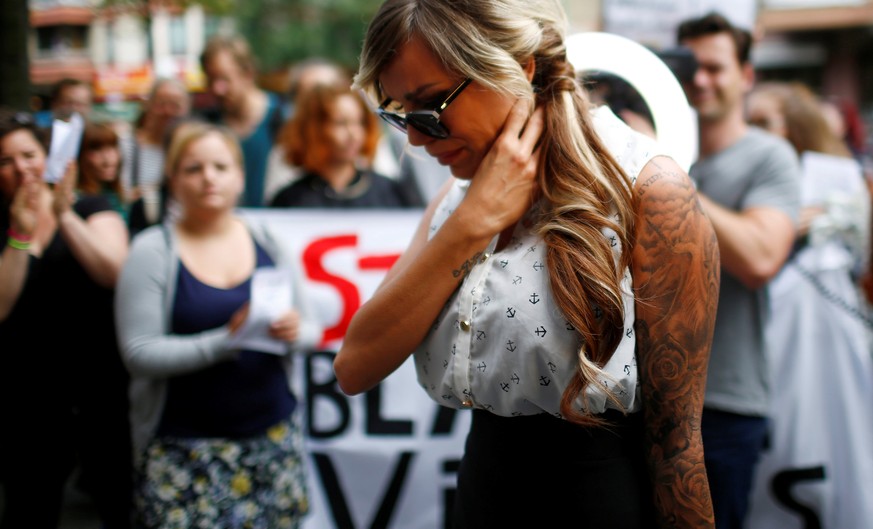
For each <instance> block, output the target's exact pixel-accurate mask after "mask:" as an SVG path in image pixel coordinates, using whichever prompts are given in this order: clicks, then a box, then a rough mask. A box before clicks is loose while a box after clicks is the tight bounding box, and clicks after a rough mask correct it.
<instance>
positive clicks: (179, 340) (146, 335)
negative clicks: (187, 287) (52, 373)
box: [115, 219, 322, 453]
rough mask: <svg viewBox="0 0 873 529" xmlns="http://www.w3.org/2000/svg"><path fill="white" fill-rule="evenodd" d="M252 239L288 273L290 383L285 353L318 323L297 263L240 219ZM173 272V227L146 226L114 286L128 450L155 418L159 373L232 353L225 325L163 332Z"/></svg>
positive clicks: (310, 337)
mask: <svg viewBox="0 0 873 529" xmlns="http://www.w3.org/2000/svg"><path fill="white" fill-rule="evenodd" d="M243 222H245V223H246V225H247V226H248V228H249V231H250V233H251V234H252V236H253V237H254V239H255V240H256V241H257V242H258V244H260V245H261V247H262V248H264V250H265V251H266V252H267V253H268V254H269V255H270V257H272V258H273V260H274V262H275V263H276V266H277V267H284V268H291V269H292V270H293V271H294V276H295V285H294V291H295V295H294V304H295V308H296V309H297V310H298V311H299V312H300V321H301V323H300V333H299V337H298V339H297V341H296V342H295V343H294V344H292V345H291V346H290V347H289V354H286V355H285V356H284V357H283V360H284V365H285V370H286V372H287V374H288V384H289V388H290V387H291V366H292V363H293V358H292V355H291V354H290V353H292V352H293V351H295V350H296V351H301V352H305V351H307V350H312V349H313V348H314V347H316V345H317V344H318V343H319V341H320V339H321V334H322V329H321V327H320V326H319V325H318V324H317V323H316V321H315V318H314V311H313V310H312V309H311V307H310V306H309V303H308V302H307V296H306V295H305V294H301V292H302V288H303V280H302V276H301V274H300V270H299V263H297V262H295V261H294V260H293V257H292V256H291V255H290V253H289V252H288V251H287V249H285V248H282V246H281V245H280V244H278V243H277V241H276V240H275V238H274V237H273V236H272V234H270V233H269V231H268V230H267V228H266V226H264V225H262V224H259V223H256V222H254V221H252V220H250V219H243ZM178 274H179V252H178V246H177V239H176V235H175V231H174V230H173V229H172V228H169V227H166V226H164V225H156V226H152V227H150V228H148V229H146V230H144V231H143V232H141V233H140V234H139V235H138V236H137V237H136V238H134V240H133V243H132V245H131V250H130V255H129V256H128V259H127V261H126V262H125V264H124V267H123V269H122V271H121V276H120V278H119V280H118V284H117V286H116V291H115V324H116V327H117V331H118V343H119V348H120V351H121V356H122V359H123V360H124V364H125V365H126V366H127V369H128V371H129V372H130V377H131V382H130V389H129V394H130V421H131V432H132V436H133V446H134V450H135V452H136V453H141V451H142V450H144V449H145V447H146V445H147V443H148V441H149V440H150V438H151V437H152V435H154V432H155V429H156V428H157V426H158V422H159V421H160V418H161V414H162V412H163V408H164V402H165V400H166V389H167V378H168V377H170V376H173V375H180V374H185V373H190V372H193V371H197V370H200V369H204V368H206V367H209V366H211V365H214V364H216V363H218V362H221V361H222V360H226V359H228V358H232V357H233V356H234V355H235V354H237V350H236V349H231V348H230V347H229V338H230V333H229V331H228V328H227V326H226V325H225V326H222V327H220V328H217V329H211V330H208V331H205V332H202V333H199V334H192V335H173V334H170V318H171V315H172V306H173V301H174V298H175V289H176V282H177V278H178Z"/></svg>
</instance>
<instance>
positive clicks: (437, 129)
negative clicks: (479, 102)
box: [376, 77, 473, 140]
mask: <svg viewBox="0 0 873 529" xmlns="http://www.w3.org/2000/svg"><path fill="white" fill-rule="evenodd" d="M471 82H473V80H472V79H470V78H469V77H468V78H467V79H464V81H463V82H462V83H461V84H460V85H458V87H457V88H455V89H454V90H452V92H451V93H450V94H449V96H448V97H447V98H446V100H445V101H443V102H442V104H441V105H439V106H438V107H436V108H435V109H433V110H413V111H412V112H404V113H398V112H391V111H390V110H385V107H386V106H387V105H388V103H390V102H391V98H390V97H389V98H387V99H385V101H382V104H381V105H379V108H378V109H377V110H376V114H378V115H379V117H381V118H382V119H384V120H385V121H387V122H388V123H390V124H391V125H393V126H394V127H396V128H397V129H398V130H400V131H401V132H407V129H408V128H409V126H410V125H411V126H412V127H413V128H415V130H417V131H418V132H421V133H422V134H426V135H428V136H430V137H431V138H436V139H438V140H442V139H445V138H448V137H449V129H448V128H446V126H445V125H443V124H442V123H440V114H442V113H443V112H444V111H445V110H446V108H447V107H448V106H449V103H451V102H452V101H453V100H454V99H455V98H456V97H458V95H460V93H461V92H463V91H464V88H467V85H469V84H470V83H471Z"/></svg>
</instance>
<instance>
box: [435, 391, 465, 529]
mask: <svg viewBox="0 0 873 529" xmlns="http://www.w3.org/2000/svg"><path fill="white" fill-rule="evenodd" d="M440 407H441V408H442V406H440ZM460 466H461V460H460V459H450V460H448V461H444V462H443V473H444V474H446V475H447V476H450V477H451V478H452V481H455V482H457V481H458V468H460ZM457 495H458V489H457V487H452V488H448V489H444V490H443V528H444V529H452V513H453V512H454V510H455V497H456V496H457Z"/></svg>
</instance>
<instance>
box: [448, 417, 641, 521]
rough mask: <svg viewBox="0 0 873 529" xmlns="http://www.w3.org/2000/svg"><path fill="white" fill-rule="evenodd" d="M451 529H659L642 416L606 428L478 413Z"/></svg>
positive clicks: (461, 472)
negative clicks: (644, 451)
mask: <svg viewBox="0 0 873 529" xmlns="http://www.w3.org/2000/svg"><path fill="white" fill-rule="evenodd" d="M472 413H473V419H472V424H471V427H470V432H469V434H468V435H467V442H466V447H465V450H464V457H463V459H462V461H461V465H460V468H459V470H458V488H457V492H456V495H455V498H454V505H453V520H452V524H451V526H450V527H452V529H488V528H492V527H493V528H499V529H511V528H538V529H539V528H547V529H560V528H585V529H599V528H604V529H606V528H608V529H624V528H627V529H639V528H648V527H654V526H655V523H654V514H653V507H652V487H651V485H650V484H649V478H648V475H647V472H646V467H645V458H644V454H643V444H642V414H641V413H637V414H633V415H630V416H624V415H623V414H621V413H618V412H612V411H610V412H607V413H606V414H605V415H604V416H603V417H604V418H606V419H607V420H608V421H609V424H610V426H609V427H608V428H590V427H588V428H586V427H581V426H579V425H576V424H573V423H570V422H568V421H565V420H561V419H558V418H556V417H553V416H551V415H548V414H541V415H533V416H525V417H501V416H498V415H494V414H492V413H489V412H486V411H482V410H474V411H473V412H472Z"/></svg>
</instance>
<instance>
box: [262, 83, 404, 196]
mask: <svg viewBox="0 0 873 529" xmlns="http://www.w3.org/2000/svg"><path fill="white" fill-rule="evenodd" d="M379 134H380V129H379V125H378V122H377V121H376V116H375V115H374V114H373V113H372V112H370V111H369V109H368V108H367V105H366V102H365V101H364V100H363V98H362V97H361V96H360V95H359V94H358V93H356V92H353V91H352V90H351V89H349V88H347V87H339V86H332V85H330V86H329V85H323V86H318V87H316V88H314V89H313V90H312V91H311V92H309V93H307V94H306V95H304V96H303V98H302V99H301V101H300V102H299V107H298V108H297V111H296V112H295V115H294V117H293V118H292V119H291V120H290V121H289V122H288V123H286V125H285V127H284V128H283V129H282V132H281V134H280V136H279V142H280V144H281V145H282V147H283V148H284V151H285V156H286V162H287V163H288V164H289V165H291V166H292V167H293V166H296V167H300V168H301V169H302V171H303V176H302V177H301V178H300V179H298V180H296V181H295V182H293V183H291V184H289V185H288V186H286V187H285V188H283V189H282V190H280V191H279V192H278V193H277V194H276V196H275V198H273V201H272V202H271V204H270V205H271V206H272V207H308V208H342V209H345V208H403V207H411V206H412V205H413V204H412V202H411V201H410V200H409V199H408V198H407V197H406V196H405V194H404V193H403V191H402V189H401V187H400V186H399V185H398V184H397V183H396V182H395V181H394V180H391V179H390V178H388V177H386V176H384V175H381V174H379V173H376V172H374V171H373V170H372V168H371V167H372V162H373V157H374V156H375V154H376V148H377V145H378V142H379V137H380V136H379Z"/></svg>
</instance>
